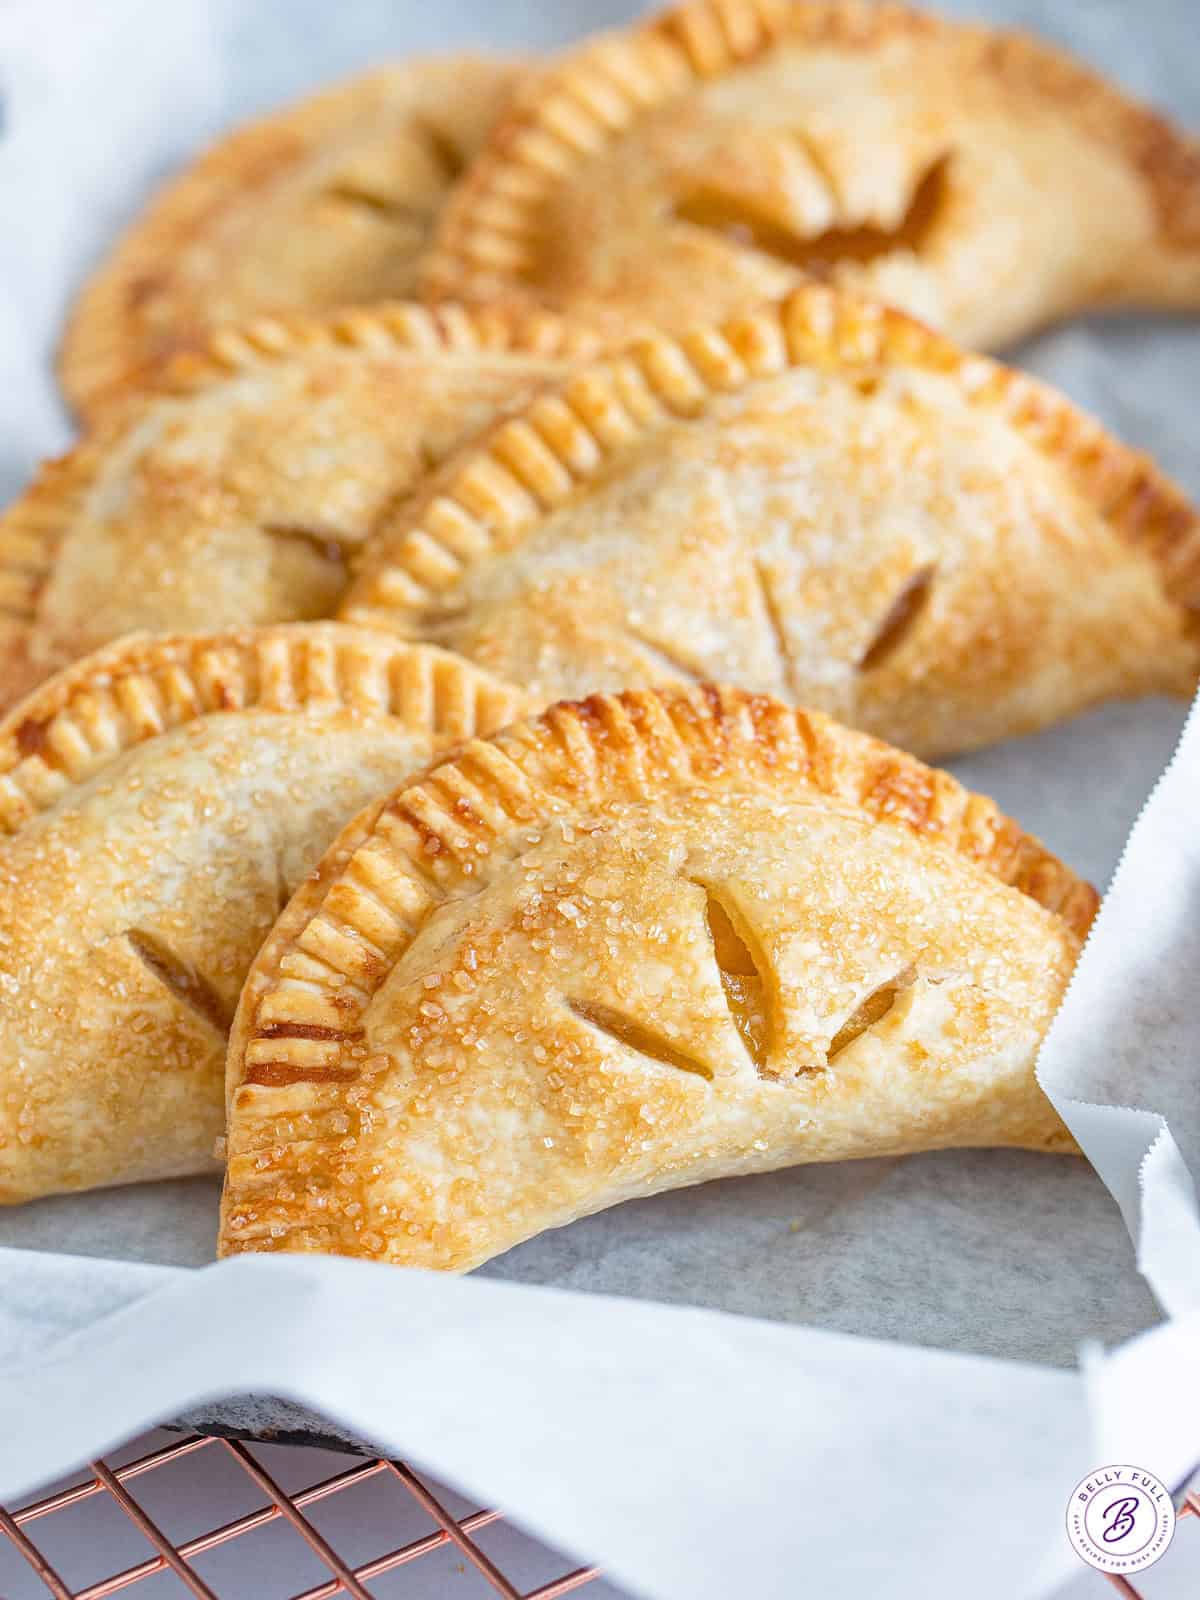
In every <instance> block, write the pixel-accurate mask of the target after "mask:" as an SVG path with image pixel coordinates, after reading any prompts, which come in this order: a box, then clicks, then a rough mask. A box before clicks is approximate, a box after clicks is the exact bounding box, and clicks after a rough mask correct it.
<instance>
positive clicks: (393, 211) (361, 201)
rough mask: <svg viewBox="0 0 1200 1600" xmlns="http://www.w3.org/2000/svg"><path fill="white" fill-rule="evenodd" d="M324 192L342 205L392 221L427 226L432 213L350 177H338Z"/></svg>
mask: <svg viewBox="0 0 1200 1600" xmlns="http://www.w3.org/2000/svg"><path fill="white" fill-rule="evenodd" d="M325 193H326V194H327V195H328V196H329V198H330V199H331V200H336V201H339V202H340V203H341V204H342V205H347V206H361V207H362V208H363V210H365V211H370V212H371V213H372V214H373V215H374V216H377V217H387V218H388V219H389V220H390V221H393V222H400V223H410V224H413V225H416V226H423V227H427V226H428V224H429V218H430V216H431V214H432V213H431V212H429V211H423V210H421V209H420V208H419V207H416V206H412V205H407V204H405V202H404V201H402V200H396V199H394V198H393V197H392V196H391V195H388V194H383V193H381V192H380V191H378V190H375V189H368V188H367V186H366V185H365V184H362V183H354V182H352V181H351V180H350V179H340V180H339V181H338V182H337V183H331V184H330V186H329V188H328V189H326V191H325Z"/></svg>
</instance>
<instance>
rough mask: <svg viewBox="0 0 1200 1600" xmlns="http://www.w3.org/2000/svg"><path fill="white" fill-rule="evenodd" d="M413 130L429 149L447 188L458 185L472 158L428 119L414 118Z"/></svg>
mask: <svg viewBox="0 0 1200 1600" xmlns="http://www.w3.org/2000/svg"><path fill="white" fill-rule="evenodd" d="M412 128H413V131H414V132H415V133H419V134H420V136H421V138H422V139H424V141H425V144H426V146H427V147H428V150H429V154H430V155H431V156H432V158H433V163H434V165H435V166H436V167H437V169H438V171H439V172H440V173H441V175H442V179H443V181H444V183H445V184H446V187H447V188H450V187H451V186H452V185H453V184H455V183H457V182H458V180H459V179H460V178H461V177H462V175H463V173H464V172H465V171H466V168H467V163H468V161H469V160H470V157H469V156H468V155H467V153H466V152H465V151H464V150H463V148H462V146H461V145H460V144H458V143H456V141H455V140H454V139H453V138H452V137H451V135H450V134H449V133H447V132H446V130H445V128H441V127H439V126H438V124H437V123H436V122H433V121H432V120H431V119H430V118H428V117H414V118H413V121H412Z"/></svg>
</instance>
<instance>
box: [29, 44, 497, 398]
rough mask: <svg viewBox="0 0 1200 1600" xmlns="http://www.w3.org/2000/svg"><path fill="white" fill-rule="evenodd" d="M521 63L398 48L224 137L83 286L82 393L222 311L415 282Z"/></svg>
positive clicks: (197, 331)
mask: <svg viewBox="0 0 1200 1600" xmlns="http://www.w3.org/2000/svg"><path fill="white" fill-rule="evenodd" d="M517 77H518V68H517V67H516V66H515V65H514V64H512V63H508V62H502V61H494V60H488V59H486V58H484V57H480V56H471V55H457V56H449V57H444V58H433V59H428V60H416V61H411V62H404V63H401V64H398V65H396V66H391V67H384V68H382V69H379V70H377V71H373V72H368V73H365V74H363V75H362V76H360V77H357V78H354V79H351V80H350V81H349V82H346V83H342V84H338V85H337V86H335V87H334V88H332V89H326V90H324V91H323V92H322V93H320V94H317V95H314V96H312V97H311V98H310V99H306V100H303V101H300V102H299V103H298V104H295V105H291V106H288V107H285V108H284V109H283V110H281V111H278V112H275V113H273V114H272V115H270V116H266V117H263V118H261V119H260V120H259V121H256V122H252V123H249V124H247V125H246V126H244V127H242V128H239V129H237V130H236V131H235V132H233V133H232V134H230V135H228V136H227V137H225V138H223V139H221V140H220V141H219V142H218V143H217V144H215V145H213V147H212V148H211V149H210V150H208V151H206V152H205V154H204V155H202V156H201V157H200V158H199V160H198V161H196V162H194V163H193V164H192V165H191V166H190V167H188V168H187V169H186V170H185V171H184V172H182V173H181V174H180V175H179V176H178V177H176V178H175V179H174V180H173V181H172V182H171V183H169V184H168V185H167V186H166V187H165V188H164V189H163V190H162V191H161V192H160V193H159V194H158V195H157V196H156V197H155V199H154V200H153V201H152V202H151V204H150V206H149V207H148V209H147V210H146V211H145V213H144V214H143V215H142V217H141V218H140V219H139V220H138V221H137V222H135V223H134V225H133V227H132V228H131V229H130V230H129V232H128V233H127V234H126V235H125V236H124V238H122V239H121V240H120V242H119V243H118V244H117V246H116V248H115V250H114V251H113V253H112V254H111V256H110V257H109V258H108V260H107V261H105V262H104V263H103V265H102V266H101V267H100V268H99V270H98V271H97V272H96V273H95V275H94V276H93V277H92V278H91V280H90V281H89V282H88V284H87V285H86V287H85V289H84V291H83V293H82V294H81V295H80V298H79V300H78V302H77V304H76V306H75V309H74V311H73V313H72V316H71V320H70V323H69V325H68V328H67V333H66V336H65V338H64V340H63V345H62V350H61V353H60V362H59V368H60V375H61V378H62V384H63V388H64V389H65V391H66V393H67V395H68V397H69V398H70V400H71V401H72V403H73V404H74V405H75V406H76V407H77V408H78V409H80V410H82V411H84V412H86V413H88V414H89V415H90V414H94V412H95V411H96V410H97V409H98V408H99V407H100V406H101V405H102V404H103V403H104V402H105V400H106V399H107V398H108V397H109V396H110V395H111V392H112V391H113V389H114V388H119V387H120V386H121V385H122V384H124V383H125V382H127V381H129V380H131V379H136V378H138V377H139V376H140V374H141V372H142V369H143V368H144V367H145V366H146V365H147V364H153V363H156V362H158V361H161V360H162V359H163V358H164V357H166V356H169V355H171V354H173V353H175V352H176V351H178V350H181V349H187V348H190V347H191V346H192V345H194V344H195V343H196V342H197V341H198V340H200V339H202V338H203V336H204V334H205V332H206V331H207V330H208V329H209V328H211V327H213V326H214V325H215V324H217V323H224V322H240V321H244V320H245V319H246V318H248V317H250V316H253V315H256V314H259V313H264V312H272V313H274V312H285V311H320V310H324V309H327V308H330V307H333V306H339V305H347V304H350V303H352V302H367V301H372V300H384V299H392V298H395V297H398V296H403V295H410V294H412V293H413V291H414V289H415V288H416V266H417V262H418V260H419V258H420V256H421V253H422V252H423V250H424V249H425V246H426V243H427V240H428V237H429V232H430V229H431V227H432V225H433V221H434V218H435V217H436V215H437V212H438V209H439V208H440V206H441V203H442V201H443V199H444V197H445V195H446V194H447V192H448V191H449V189H450V188H451V186H452V184H453V183H454V182H455V180H456V179H457V177H458V175H459V173H460V171H461V170H462V168H463V167H464V166H465V165H466V163H467V162H468V161H469V160H470V158H471V156H472V155H473V153H474V151H475V149H476V148H477V146H478V145H479V144H480V143H481V142H482V140H483V137H484V135H485V133H486V132H487V130H488V128H489V127H490V126H491V124H492V122H493V121H494V120H495V119H496V117H497V115H498V114H499V112H500V109H501V107H502V106H503V105H504V103H505V101H506V100H507V99H508V97H509V95H510V94H511V92H512V90H513V88H514V86H515V84H516V82H517Z"/></svg>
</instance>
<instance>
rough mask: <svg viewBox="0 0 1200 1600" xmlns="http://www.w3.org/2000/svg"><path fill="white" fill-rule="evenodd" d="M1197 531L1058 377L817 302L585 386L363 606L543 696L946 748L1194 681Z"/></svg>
mask: <svg viewBox="0 0 1200 1600" xmlns="http://www.w3.org/2000/svg"><path fill="white" fill-rule="evenodd" d="M1197 529H1198V523H1197V518H1196V516H1195V514H1194V513H1193V511H1192V510H1191V508H1190V507H1189V506H1188V504H1187V503H1186V501H1185V500H1184V498H1183V496H1182V494H1181V493H1180V492H1179V491H1178V490H1177V489H1175V488H1174V486H1173V485H1171V484H1170V483H1168V482H1167V481H1166V480H1165V479H1164V478H1163V477H1161V475H1160V474H1158V473H1157V472H1156V471H1155V469H1154V468H1153V467H1152V466H1151V465H1150V463H1149V462H1148V461H1147V460H1146V459H1145V458H1144V457H1142V456H1139V455H1136V454H1135V453H1134V452H1132V451H1130V450H1127V449H1125V448H1124V447H1123V446H1122V445H1120V444H1118V443H1117V442H1116V441H1115V440H1114V439H1112V438H1110V437H1109V436H1108V435H1107V434H1106V433H1105V432H1104V431H1103V430H1102V429H1101V428H1100V427H1099V425H1098V424H1097V423H1095V422H1093V421H1091V420H1090V419H1088V418H1087V417H1085V416H1083V415H1082V414H1081V413H1080V412H1078V411H1077V410H1075V408H1074V407H1072V406H1071V405H1069V404H1068V402H1067V401H1065V400H1064V399H1062V398H1061V397H1059V396H1058V395H1056V394H1054V393H1053V392H1052V391H1050V390H1049V389H1046V388H1044V387H1043V386H1041V385H1040V384H1037V383H1035V382H1033V381H1032V380H1030V379H1027V378H1023V377H1021V376H1019V375H1018V374H1016V373H1015V372H1011V371H1008V370H1006V369H1005V368H1002V367H999V366H997V365H996V364H995V363H993V362H991V361H989V360H987V359H986V358H985V357H983V356H968V355H964V354H963V353H962V352H961V351H959V350H958V349H956V348H955V347H954V346H953V345H951V344H949V343H948V342H947V341H945V340H944V339H942V338H940V337H939V336H937V335H935V334H931V333H930V332H928V330H926V329H924V328H922V327H921V326H920V325H919V324H917V323H914V322H911V321H910V320H909V319H908V318H906V317H904V316H902V315H901V314H900V313H898V312H892V311H884V310H882V309H880V308H879V307H877V306H874V305H872V304H869V303H867V302H860V301H858V300H857V299H855V298H853V297H851V296H847V295H844V294H840V293H838V292H836V291H832V290H829V289H825V288H822V287H820V286H816V285H809V286H807V287H805V288H801V289H799V290H796V291H794V292H793V293H792V295H791V296H790V297H789V298H788V299H786V300H785V301H783V302H782V303H780V304H777V305H774V306H769V307H767V308H765V309H762V310H760V311H756V312H754V313H753V314H750V315H747V316H744V317H741V318H739V319H736V320H733V321H731V322H729V323H727V324H725V325H724V326H723V327H716V326H713V327H708V328H702V329H700V330H698V331H694V332H693V333H691V334H689V335H685V336H684V337H683V338H682V339H681V340H679V341H678V342H675V341H672V340H670V339H668V338H666V337H665V336H657V337H651V338H649V339H648V340H646V341H645V342H644V343H642V344H641V345H639V346H635V347H634V348H633V349H632V351H631V352H626V353H623V354H621V355H619V356H616V357H613V358H612V359H610V360H605V361H601V362H597V363H596V364H594V365H592V366H587V367H583V368H581V369H579V370H577V372H576V373H574V374H573V375H572V376H571V377H570V378H569V379H568V380H566V382H565V383H564V385H563V386H562V387H561V388H560V389H559V390H557V391H555V392H551V393H548V394H546V395H544V396H542V397H540V398H538V399H536V400H534V401H533V402H532V403H531V404H530V405H529V406H528V407H527V408H526V410H525V411H524V412H522V413H521V414H519V415H518V416H516V417H514V418H511V419H509V420H508V421H506V422H504V423H503V424H501V425H500V426H498V427H497V428H496V429H495V430H494V431H493V432H492V433H491V434H490V435H489V437H488V438H487V439H485V440H484V441H482V442H481V443H479V444H477V445H472V446H468V447H467V448H466V450H465V451H464V452H463V453H462V454H460V455H459V456H458V457H456V458H455V459H454V460H453V461H452V462H450V463H448V464H447V465H446V467H445V469H444V470H443V472H442V473H441V474H440V475H435V476H434V478H433V479H431V480H430V484H429V485H428V486H422V488H421V490H420V491H419V493H418V494H417V495H416V496H414V497H413V499H412V500H411V501H410V502H409V504H408V505H407V506H405V507H403V508H401V509H400V510H399V511H398V512H397V514H396V515H395V516H394V517H392V518H391V519H390V520H385V522H384V523H383V524H382V525H381V528H380V531H379V532H378V533H377V534H376V535H375V536H374V537H373V540H372V543H371V546H370V548H369V550H368V553H367V556H366V558H365V559H364V563H363V571H362V575H361V577H360V578H359V579H358V580H357V581H356V582H355V584H353V585H352V587H351V589H350V590H349V592H348V594H347V598H346V601H345V604H344V606H343V609H342V615H343V616H344V617H345V618H347V619H349V620H352V621H355V622H359V623H367V624H371V625H375V626H383V627H391V628H394V629H395V630H397V631H398V632H400V633H402V634H405V635H406V636H409V637H414V638H428V639H433V640H436V641H437V642H438V643H440V644H444V645H446V646H447V647H448V648H451V649H455V650H458V651H461V652H462V653H463V654H465V655H467V656H469V657H470V658H471V659H472V660H475V661H477V662H479V663H480V665H483V666H486V667H487V668H488V669H489V670H491V671H494V672H497V673H499V674H500V675H501V676H503V677H506V678H508V679H510V680H511V681H513V682H517V683H523V684H525V685H527V686H528V687H529V688H530V689H531V690H532V691H533V692H534V693H535V694H536V695H538V696H539V697H540V698H541V700H542V701H543V702H546V701H549V700H553V699H557V698H560V697H566V696H575V695H578V694H584V693H589V692H591V691H592V690H596V689H600V690H608V689H619V688H622V687H626V686H628V687H638V686H641V685H648V684H653V683H658V682H663V681H667V680H671V679H685V680H686V679H692V680H704V679H711V680H715V681H724V682H731V683H740V684H742V685H744V686H745V687H747V688H752V689H759V690H763V691H765V692H768V693H771V694H777V695H781V696H782V697H784V698H785V699H789V700H793V701H795V702H798V703H800V704H808V705H814V706H816V707H818V708H819V709H821V710H824V711H827V712H830V713H831V714H832V715H834V716H836V717H839V718H840V719H841V720H843V721H846V722H850V723H853V724H855V725H857V726H859V727H863V728H866V729H867V730H868V731H870V732H872V733H875V734H878V735H880V736H881V737H883V738H886V739H889V740H891V741H892V742H893V743H895V744H898V745H901V746H902V747H904V748H905V749H909V750H915V751H917V752H918V753H921V754H931V753H944V752H949V751H954V750H964V749H968V748H970V747H972V746H974V745H980V744H984V743H987V742H988V741H990V740H994V739H1000V738H1004V737H1006V736H1008V735H1010V734H1015V733H1019V732H1022V731H1024V730H1027V729H1033V728H1037V727H1040V726H1042V725H1043V724H1045V723H1049V722H1052V721H1054V720H1055V719H1056V718H1058V717H1064V716H1068V715H1070V714H1072V713H1074V712H1077V711H1080V710H1082V709H1083V708H1084V707H1085V706H1088V705H1090V704H1092V703H1094V702H1097V701H1100V700H1103V699H1104V698H1106V697H1108V696H1113V695H1123V696H1133V695H1137V694H1143V693H1150V692H1153V691H1177V692H1187V691H1189V690H1190V688H1191V686H1192V683H1193V680H1194V678H1195V675H1196V672H1197V667H1198V665H1200V648H1198V642H1197V633H1196V629H1195V627H1194V612H1193V611H1191V610H1190V609H1189V608H1190V607H1192V606H1194V605H1195V604H1196V603H1197V601H1198V600H1200V542H1198V539H1197Z"/></svg>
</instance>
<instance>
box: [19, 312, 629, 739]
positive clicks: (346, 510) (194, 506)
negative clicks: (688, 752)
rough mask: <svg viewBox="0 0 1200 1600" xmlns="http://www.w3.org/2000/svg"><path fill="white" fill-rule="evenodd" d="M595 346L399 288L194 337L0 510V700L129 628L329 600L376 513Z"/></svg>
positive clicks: (260, 614)
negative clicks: (397, 293)
mask: <svg viewBox="0 0 1200 1600" xmlns="http://www.w3.org/2000/svg"><path fill="white" fill-rule="evenodd" d="M596 348H597V340H596V338H595V336H594V335H592V334H589V333H588V332H587V331H586V330H584V329H582V328H579V327H576V326H573V325H572V324H570V323H568V322H564V321H563V319H562V318H559V317H556V316H554V315H553V314H551V313H546V312H541V311H537V310H532V311H531V310H528V309H526V310H513V309H511V308H510V309H507V310H506V309H505V308H503V307H500V306H493V307H488V308H482V309H474V310H467V309H464V308H462V307H456V306H450V305H444V306H442V307H441V308H440V309H439V310H438V311H436V312H432V311H429V310H426V309H424V308H422V307H419V306H415V305H413V304H411V303H407V302H404V301H396V302H388V303H384V304H381V305H379V306H373V307H370V308H359V309H350V310H342V311H338V312H334V313H330V314H327V315H325V316H323V317H320V318H309V317H291V318H285V319H262V320H259V321H256V322H252V323H250V324H248V325H247V326H246V327H244V328H237V329H233V328H230V329H224V330H222V331H221V332H220V333H218V334H215V335H213V336H211V337H210V339H209V341H208V343H207V344H206V346H205V347H204V348H202V349H200V350H198V351H197V352H194V353H191V354H189V355H186V356H180V357H178V358H177V359H176V360H175V361H174V362H172V363H169V364H168V365H167V367H166V369H165V370H164V371H163V372H162V373H160V374H159V375H158V376H157V378H156V380H155V383H154V386H153V388H152V389H151V390H150V391H149V392H147V393H145V394H141V393H136V392H133V393H130V394H128V395H127V396H125V397H123V398H122V400H121V401H120V402H119V403H114V404H112V405H110V406H109V407H107V408H106V409H105V411H104V414H103V416H102V417H101V419H100V421H99V422H98V423H97V425H96V426H95V427H94V428H93V430H92V432H91V433H90V434H89V435H88V436H87V438H86V439H85V440H84V441H83V443H82V444H80V445H79V446H78V447H77V448H76V449H75V450H73V451H72V452H71V453H70V454H69V455H67V456H65V457H64V458H63V459H62V460H60V461H57V462H52V463H50V464H49V465H48V466H47V467H46V468H44V469H43V472H42V474H41V476H40V477H39V478H38V479H37V480H36V481H35V483H34V485H33V487H32V488H31V489H30V490H29V491H28V492H27V493H26V494H25V495H24V496H23V497H22V498H21V499H20V500H18V501H17V502H16V503H15V504H14V505H13V506H12V507H10V508H9V510H8V512H7V513H6V514H5V515H4V516H3V517H0V708H3V707H4V706H5V705H7V704H10V703H11V702H12V701H13V700H15V699H17V698H18V697H19V696H20V695H21V694H23V693H26V692H27V691H28V690H29V689H31V688H32V687H33V686H34V685H35V684H36V683H39V682H41V680H42V679H43V678H46V677H48V676H49V675H50V673H52V672H54V671H57V670H58V669H59V668H60V667H62V666H65V665H66V664H67V663H68V662H69V661H73V660H75V659H76V658H77V657H79V656H81V655H83V654H84V653H85V652H86V651H88V650H94V649H97V648H98V647H99V646H100V645H102V644H107V643H108V642H109V641H110V640H112V639H115V638H118V637H120V635H122V634H124V633H131V632H134V631H135V630H138V629H141V628H146V629H151V630H156V631H166V630H174V629H181V628H215V627H236V626H239V625H243V624H251V623H267V622H291V621H300V620H304V619H307V618H313V617H322V616H328V615H329V613H330V612H331V611H332V610H333V607H334V605H335V603H336V602H337V599H338V597H339V595H340V594H341V591H342V588H343V587H344V585H345V582H346V577H347V569H348V562H349V560H350V557H351V555H352V554H353V552H354V550H355V548H356V547H357V545H358V544H359V542H360V541H361V540H362V539H363V538H364V537H365V536H366V534H367V532H368V531H369V530H370V528H371V526H372V524H373V523H374V521H375V519H376V518H377V517H378V516H379V514H380V512H381V511H382V510H383V509H384V508H385V507H388V506H390V505H391V504H392V503H393V501H396V500H399V499H402V498H403V497H404V495H405V494H407V492H408V491H409V490H410V489H411V488H412V486H413V484H414V483H415V482H416V481H417V480H418V478H420V476H421V475H422V474H423V473H424V472H425V470H426V469H427V468H428V466H429V465H430V464H431V463H432V462H435V461H437V460H439V459H440V458H441V457H443V456H445V455H446V454H447V453H449V452H450V451H451V450H452V449H453V448H454V447H455V446H456V445H458V444H461V443H462V442H463V441H465V440H466V439H468V438H470V437H471V436H472V435H473V434H474V433H476V432H477V431H478V430H479V429H481V428H482V427H483V426H484V424H485V423H487V422H490V421H493V420H494V419H495V418H496V417H497V416H498V415H501V414H503V413H504V412H505V411H506V410H508V409H511V408H512V407H514V406H517V405H519V404H521V403H523V402H525V401H527V400H529V399H530V398H531V397H532V395H533V394H534V393H535V392H536V391H537V390H538V389H539V388H540V387H541V386H542V385H543V384H545V383H546V382H547V381H548V380H549V379H551V378H553V377H561V376H563V375H564V374H565V373H566V371H567V368H568V363H569V360H570V359H571V358H572V357H573V356H575V355H578V354H580V353H584V352H589V351H590V352H593V353H594V352H595V350H596Z"/></svg>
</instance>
